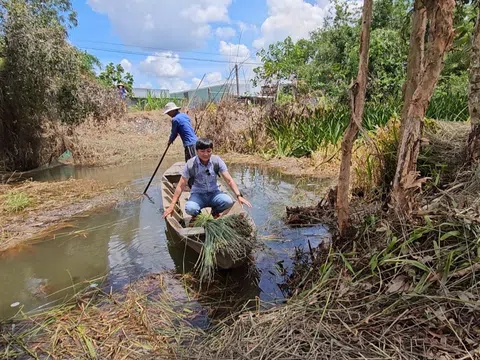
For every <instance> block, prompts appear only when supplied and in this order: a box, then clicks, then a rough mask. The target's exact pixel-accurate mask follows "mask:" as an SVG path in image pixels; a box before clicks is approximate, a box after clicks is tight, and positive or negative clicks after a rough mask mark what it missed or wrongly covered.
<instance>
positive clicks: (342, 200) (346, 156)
mask: <svg viewBox="0 0 480 360" xmlns="http://www.w3.org/2000/svg"><path fill="white" fill-rule="evenodd" d="M372 13H373V0H365V1H364V3H363V14H362V31H361V33H360V63H359V66H358V75H357V80H356V81H355V83H354V84H353V85H352V87H351V88H350V97H351V115H350V123H349V124H348V127H347V130H346V131H345V135H344V137H343V141H342V163H341V165H340V174H339V177H338V189H337V214H338V228H339V231H340V236H343V235H344V234H345V231H346V230H347V229H348V219H349V203H348V195H349V194H350V166H351V160H352V149H353V143H354V141H355V137H356V136H357V134H358V131H359V129H360V127H361V125H362V118H363V111H364V108H365V93H366V90H367V73H368V52H369V49H370V30H371V24H372Z"/></svg>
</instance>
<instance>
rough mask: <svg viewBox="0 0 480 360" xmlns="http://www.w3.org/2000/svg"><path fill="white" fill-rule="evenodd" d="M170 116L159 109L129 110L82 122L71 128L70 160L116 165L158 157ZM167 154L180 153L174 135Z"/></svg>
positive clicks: (166, 139)
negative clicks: (114, 116) (115, 116)
mask: <svg viewBox="0 0 480 360" xmlns="http://www.w3.org/2000/svg"><path fill="white" fill-rule="evenodd" d="M170 131H171V120H170V118H169V117H168V116H166V115H163V114H162V113H161V112H157V111H152V112H133V113H129V114H126V115H125V116H124V117H123V118H120V119H111V120H108V121H107V122H105V123H104V124H100V125H98V124H96V123H94V122H85V123H83V124H82V125H80V126H78V127H77V128H76V129H75V130H74V135H73V136H71V137H70V144H71V146H70V147H71V148H72V152H73V155H74V161H75V162H76V163H81V164H83V165H118V164H125V163H128V162H132V161H135V160H143V159H155V158H158V157H159V156H160V155H161V154H162V153H163V151H164V150H165V148H166V146H167V143H168V137H169V135H170ZM169 154H170V155H172V156H175V155H178V156H180V155H181V154H183V146H182V142H181V140H180V138H177V140H176V141H175V143H174V144H173V146H172V147H170V150H169Z"/></svg>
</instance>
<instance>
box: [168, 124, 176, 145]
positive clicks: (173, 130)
mask: <svg viewBox="0 0 480 360" xmlns="http://www.w3.org/2000/svg"><path fill="white" fill-rule="evenodd" d="M177 136H178V121H177V120H175V119H173V120H172V132H171V133H170V138H169V139H168V143H169V144H173V142H174V141H175V139H176V138H177Z"/></svg>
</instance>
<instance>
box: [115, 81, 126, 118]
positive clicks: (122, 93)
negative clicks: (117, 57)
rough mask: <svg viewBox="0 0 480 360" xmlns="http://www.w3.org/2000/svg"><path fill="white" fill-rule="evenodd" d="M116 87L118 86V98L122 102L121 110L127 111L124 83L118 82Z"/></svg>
mask: <svg viewBox="0 0 480 360" xmlns="http://www.w3.org/2000/svg"><path fill="white" fill-rule="evenodd" d="M117 88H118V95H119V96H120V99H122V101H123V104H122V107H123V111H124V112H126V111H127V89H126V88H125V85H123V84H122V83H120V84H118V85H117Z"/></svg>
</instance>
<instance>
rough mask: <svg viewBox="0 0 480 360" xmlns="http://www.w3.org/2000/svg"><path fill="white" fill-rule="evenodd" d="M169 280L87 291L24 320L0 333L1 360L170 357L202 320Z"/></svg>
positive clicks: (158, 277)
mask: <svg viewBox="0 0 480 360" xmlns="http://www.w3.org/2000/svg"><path fill="white" fill-rule="evenodd" d="M200 311H201V308H200V307H199V306H198V304H196V303H194V302H189V301H188V299H187V298H186V296H185V294H184V291H183V289H182V288H181V286H180V285H179V284H176V282H175V281H174V280H172V278H171V277H168V276H165V275H152V276H150V277H148V278H147V279H144V280H142V281H139V282H137V283H135V284H132V285H130V286H127V287H126V289H125V292H124V293H122V294H109V293H105V292H103V291H101V290H100V289H98V288H96V287H95V288H92V287H88V288H87V289H86V290H85V291H84V292H83V293H82V294H80V295H77V296H75V297H74V299H73V301H71V302H70V303H69V304H66V305H60V306H58V307H57V308H53V309H49V310H47V311H44V312H41V313H38V314H35V315H30V316H27V315H25V316H23V319H21V320H17V321H16V322H15V327H12V326H11V325H8V324H4V325H3V329H2V331H1V332H0V333H1V334H0V357H1V358H2V359H21V358H47V357H48V358H54V359H140V358H156V359H171V358H172V356H173V355H172V352H171V349H172V348H175V347H176V346H177V345H180V343H181V341H182V340H183V339H193V338H195V336H198V335H202V334H203V332H202V330H201V329H199V328H198V327H197V328H194V327H193V326H192V325H191V322H194V321H195V320H196V319H197V317H200V318H202V317H203V315H202V314H200Z"/></svg>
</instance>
